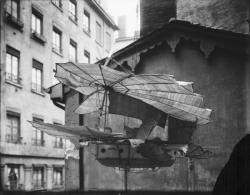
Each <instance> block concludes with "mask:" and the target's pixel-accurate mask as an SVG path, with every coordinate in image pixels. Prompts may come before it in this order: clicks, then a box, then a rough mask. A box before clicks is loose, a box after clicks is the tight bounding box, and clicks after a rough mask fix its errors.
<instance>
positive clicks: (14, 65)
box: [6, 46, 20, 83]
mask: <svg viewBox="0 0 250 195" xmlns="http://www.w3.org/2000/svg"><path fill="white" fill-rule="evenodd" d="M19 58H20V52H19V51H17V50H16V49H14V48H12V47H9V46H7V47H6V79H7V80H9V81H12V82H13V83H20V78H19Z"/></svg>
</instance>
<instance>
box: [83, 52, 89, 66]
mask: <svg viewBox="0 0 250 195" xmlns="http://www.w3.org/2000/svg"><path fill="white" fill-rule="evenodd" d="M83 55H84V59H85V58H88V62H84V63H88V64H90V52H89V51H88V50H86V49H84V54H83Z"/></svg>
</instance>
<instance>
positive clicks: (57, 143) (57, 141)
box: [54, 137, 63, 148]
mask: <svg viewBox="0 0 250 195" xmlns="http://www.w3.org/2000/svg"><path fill="white" fill-rule="evenodd" d="M54 148H63V138H61V137H55V142H54Z"/></svg>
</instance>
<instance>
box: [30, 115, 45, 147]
mask: <svg viewBox="0 0 250 195" xmlns="http://www.w3.org/2000/svg"><path fill="white" fill-rule="evenodd" d="M32 121H38V122H43V121H44V120H43V119H42V118H38V117H33V118H32ZM38 132H40V133H41V134H40V136H41V138H40V139H38V136H37V135H38ZM34 135H35V136H34ZM32 145H34V146H45V139H44V132H43V131H40V130H37V129H36V128H34V127H33V132H32Z"/></svg>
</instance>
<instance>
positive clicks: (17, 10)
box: [6, 0, 20, 19]
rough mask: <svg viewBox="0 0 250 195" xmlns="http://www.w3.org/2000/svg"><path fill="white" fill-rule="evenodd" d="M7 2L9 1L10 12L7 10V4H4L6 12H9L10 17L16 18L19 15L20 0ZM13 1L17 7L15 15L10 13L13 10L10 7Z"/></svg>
mask: <svg viewBox="0 0 250 195" xmlns="http://www.w3.org/2000/svg"><path fill="white" fill-rule="evenodd" d="M8 2H10V10H11V12H9V10H8V4H7V5H6V12H7V13H8V14H10V15H11V16H12V17H14V18H16V19H18V18H19V17H20V0H9V1H8ZM13 2H16V5H17V7H16V16H14V15H13V13H12V12H13V9H12V6H13Z"/></svg>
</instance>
